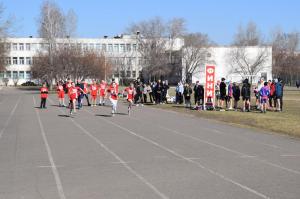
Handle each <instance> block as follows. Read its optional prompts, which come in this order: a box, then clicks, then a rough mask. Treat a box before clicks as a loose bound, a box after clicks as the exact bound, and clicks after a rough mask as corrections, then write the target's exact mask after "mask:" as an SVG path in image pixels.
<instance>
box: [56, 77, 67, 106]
mask: <svg viewBox="0 0 300 199" xmlns="http://www.w3.org/2000/svg"><path fill="white" fill-rule="evenodd" d="M56 91H57V96H58V103H59V105H58V106H59V107H65V106H66V105H65V91H64V87H63V85H62V82H59V83H58V85H57V88H56Z"/></svg>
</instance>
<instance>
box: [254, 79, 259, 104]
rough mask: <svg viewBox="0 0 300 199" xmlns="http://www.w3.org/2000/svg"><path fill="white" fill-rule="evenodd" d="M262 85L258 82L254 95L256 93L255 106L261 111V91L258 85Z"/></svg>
mask: <svg viewBox="0 0 300 199" xmlns="http://www.w3.org/2000/svg"><path fill="white" fill-rule="evenodd" d="M259 84H260V83H259V82H258V84H257V85H256V86H255V87H254V90H253V93H254V96H255V106H256V109H257V110H259V108H260V94H259V91H260V90H259V89H258V85H259Z"/></svg>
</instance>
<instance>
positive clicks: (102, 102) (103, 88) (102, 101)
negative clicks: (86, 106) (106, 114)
mask: <svg viewBox="0 0 300 199" xmlns="http://www.w3.org/2000/svg"><path fill="white" fill-rule="evenodd" d="M106 87H107V84H106V82H105V81H104V80H102V81H101V84H100V86H99V91H100V92H99V94H100V101H99V105H100V106H104V105H105V95H106Z"/></svg>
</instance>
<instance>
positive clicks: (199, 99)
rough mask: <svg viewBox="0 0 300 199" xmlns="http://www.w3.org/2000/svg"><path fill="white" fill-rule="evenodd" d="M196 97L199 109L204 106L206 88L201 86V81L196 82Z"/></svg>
mask: <svg viewBox="0 0 300 199" xmlns="http://www.w3.org/2000/svg"><path fill="white" fill-rule="evenodd" d="M194 97H195V105H196V108H198V107H199V106H200V105H201V106H203V104H204V88H203V86H202V85H200V84H199V81H197V82H196V85H195V86H194Z"/></svg>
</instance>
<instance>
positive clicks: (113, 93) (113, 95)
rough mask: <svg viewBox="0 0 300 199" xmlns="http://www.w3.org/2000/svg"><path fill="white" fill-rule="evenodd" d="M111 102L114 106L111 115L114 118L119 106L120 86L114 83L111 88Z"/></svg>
mask: <svg viewBox="0 0 300 199" xmlns="http://www.w3.org/2000/svg"><path fill="white" fill-rule="evenodd" d="M109 93H110V96H109V100H110V102H111V104H112V111H111V114H112V116H114V115H115V113H116V112H117V104H118V86H117V84H116V83H115V82H112V84H111V86H110V88H109Z"/></svg>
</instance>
